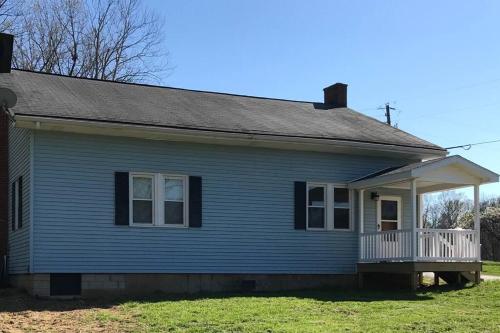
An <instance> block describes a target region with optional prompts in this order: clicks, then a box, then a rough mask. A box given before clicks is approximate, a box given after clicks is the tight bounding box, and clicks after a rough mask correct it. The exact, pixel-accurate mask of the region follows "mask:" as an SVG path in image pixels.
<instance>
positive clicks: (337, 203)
mask: <svg viewBox="0 0 500 333" xmlns="http://www.w3.org/2000/svg"><path fill="white" fill-rule="evenodd" d="M350 194H351V193H350V191H349V190H348V189H347V188H342V187H334V188H333V228H334V229H343V230H349V229H350V228H351V200H350V196H351V195H350Z"/></svg>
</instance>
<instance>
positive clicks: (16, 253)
mask: <svg viewBox="0 0 500 333" xmlns="http://www.w3.org/2000/svg"><path fill="white" fill-rule="evenodd" d="M30 142H31V138H30V131H29V130H26V129H21V128H15V127H13V126H11V128H10V129H9V273H11V274H18V273H27V272H28V271H29V255H30V253H29V252H30V251H29V249H30V244H29V241H30V231H29V229H30V228H31V221H30V176H31V175H30V162H31V158H30V156H31V155H30V145H31V144H30ZM20 176H22V177H23V226H22V228H20V229H18V230H15V231H12V209H11V202H12V201H11V200H12V183H13V182H14V181H15V180H16V179H18V178H19V177H20Z"/></svg>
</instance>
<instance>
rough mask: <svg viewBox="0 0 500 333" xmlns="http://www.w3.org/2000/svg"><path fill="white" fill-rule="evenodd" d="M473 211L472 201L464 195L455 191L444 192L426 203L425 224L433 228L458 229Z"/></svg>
mask: <svg viewBox="0 0 500 333" xmlns="http://www.w3.org/2000/svg"><path fill="white" fill-rule="evenodd" d="M470 210H471V201H470V200H469V199H467V198H466V197H465V195H464V194H461V193H457V192H454V191H449V192H442V193H441V194H439V196H438V197H436V198H433V199H431V200H427V201H426V207H425V208H424V223H425V225H426V226H428V227H433V228H443V229H449V228H456V227H461V222H462V223H464V222H463V221H464V220H463V219H464V216H465V215H466V214H467V213H468V212H469V211H470Z"/></svg>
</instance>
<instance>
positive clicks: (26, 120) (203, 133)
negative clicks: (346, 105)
mask: <svg viewBox="0 0 500 333" xmlns="http://www.w3.org/2000/svg"><path fill="white" fill-rule="evenodd" d="M16 126H18V127H24V128H31V129H37V130H48V131H62V132H69V133H80V134H91V135H108V136H122V137H135V138H143V139H152V140H170V141H182V142H197V143H205V144H221V145H232V146H252V147H262V148H275V149H288V150H305V151H319V152H332V153H345V154H359V155H372V156H395V155H400V156H404V157H406V158H415V159H422V158H432V157H439V156H445V155H446V154H447V152H446V151H440V150H435V149H427V148H415V147H402V146H397V145H387V144H377V143H366V142H354V141H343V140H331V139H326V138H325V139H318V138H304V137H287V136H279V135H265V134H245V133H230V132H215V131H209V130H196V129H178V128H169V127H158V126H148V125H136V124H123V123H114V122H101V121H88V120H75V119H64V118H51V117H40V116H28V115H20V114H18V115H16Z"/></svg>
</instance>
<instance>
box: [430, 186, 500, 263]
mask: <svg viewBox="0 0 500 333" xmlns="http://www.w3.org/2000/svg"><path fill="white" fill-rule="evenodd" d="M479 211H480V214H481V215H480V216H481V257H482V259H483V260H496V261H500V196H499V197H496V198H489V199H484V200H482V201H481V203H480V206H479ZM423 219H424V226H425V227H428V228H438V229H455V228H462V229H473V228H474V212H473V202H472V200H470V199H468V198H467V197H466V196H465V195H464V194H462V193H457V192H453V191H450V192H442V193H441V194H439V195H438V196H437V197H431V198H430V199H429V198H427V199H426V204H425V209H424V212H423Z"/></svg>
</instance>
